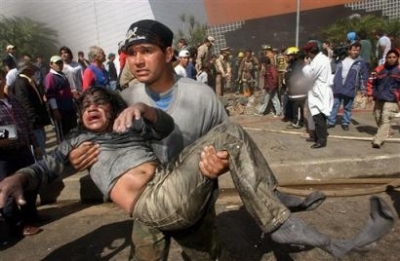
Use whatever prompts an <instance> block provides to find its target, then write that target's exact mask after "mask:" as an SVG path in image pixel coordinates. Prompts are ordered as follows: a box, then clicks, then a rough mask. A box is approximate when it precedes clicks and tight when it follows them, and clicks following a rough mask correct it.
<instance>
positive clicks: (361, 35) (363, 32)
mask: <svg viewBox="0 0 400 261" xmlns="http://www.w3.org/2000/svg"><path fill="white" fill-rule="evenodd" d="M357 35H358V36H359V37H360V39H361V40H364V39H367V32H365V30H360V31H359V32H358V33H357Z"/></svg>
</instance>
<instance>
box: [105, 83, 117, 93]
mask: <svg viewBox="0 0 400 261" xmlns="http://www.w3.org/2000/svg"><path fill="white" fill-rule="evenodd" d="M107 89H108V90H109V91H115V90H117V81H110V85H109V86H108V88H107Z"/></svg>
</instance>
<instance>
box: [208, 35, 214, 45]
mask: <svg viewBox="0 0 400 261" xmlns="http://www.w3.org/2000/svg"><path fill="white" fill-rule="evenodd" d="M207 40H208V41H209V42H210V43H211V44H214V42H215V39H214V37H212V36H208V37H207Z"/></svg>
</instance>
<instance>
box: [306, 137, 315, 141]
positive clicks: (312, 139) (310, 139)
mask: <svg viewBox="0 0 400 261" xmlns="http://www.w3.org/2000/svg"><path fill="white" fill-rule="evenodd" d="M306 141H307V142H317V139H316V138H311V137H310V138H307V139H306Z"/></svg>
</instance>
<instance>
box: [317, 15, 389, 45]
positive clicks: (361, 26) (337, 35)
mask: <svg viewBox="0 0 400 261" xmlns="http://www.w3.org/2000/svg"><path fill="white" fill-rule="evenodd" d="M387 23H388V21H387V19H385V18H382V17H377V16H374V15H366V16H363V17H359V16H353V17H349V18H341V19H338V20H337V21H336V23H334V24H332V25H330V26H329V27H328V28H324V29H322V30H321V33H320V34H321V36H322V39H324V40H328V41H330V42H332V43H334V44H335V45H338V44H340V43H345V42H346V40H347V39H346V35H347V33H348V32H352V31H353V32H359V31H361V30H363V31H365V32H366V33H367V35H368V39H369V40H371V42H374V41H375V31H376V30H377V29H380V28H386V25H387Z"/></svg>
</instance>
